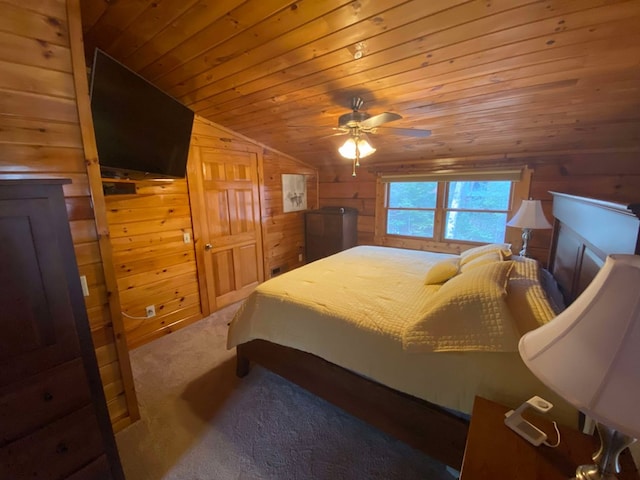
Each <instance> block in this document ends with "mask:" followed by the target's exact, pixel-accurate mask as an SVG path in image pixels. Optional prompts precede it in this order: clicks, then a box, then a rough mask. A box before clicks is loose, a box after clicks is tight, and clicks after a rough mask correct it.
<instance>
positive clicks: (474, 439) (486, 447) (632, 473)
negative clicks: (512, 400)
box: [460, 397, 640, 480]
mask: <svg viewBox="0 0 640 480" xmlns="http://www.w3.org/2000/svg"><path fill="white" fill-rule="evenodd" d="M508 410H510V408H508V407H505V406H504V405H500V404H498V403H495V402H492V401H490V400H487V399H485V398H482V397H476V399H475V402H474V404H473V413H472V414H471V424H470V425H469V433H468V435H467V444H466V447H465V452H464V460H463V462H462V470H461V471H460V480H481V479H482V480H485V479H503V478H504V479H509V480H534V479H535V480H555V479H558V480H567V479H569V478H572V477H573V476H574V474H575V471H576V467H577V466H578V465H583V464H588V463H593V462H592V460H591V455H593V453H594V452H595V451H596V450H597V448H598V445H599V441H598V438H597V436H596V437H592V436H589V435H585V434H583V433H581V432H579V431H577V430H574V429H572V428H569V427H565V426H562V425H558V427H559V429H560V435H561V442H560V446H558V448H550V447H547V446H544V445H541V446H539V447H534V446H533V445H531V444H530V443H528V442H527V441H526V440H525V439H524V438H522V437H520V436H518V434H516V433H515V432H514V431H513V430H511V429H509V428H508V427H507V426H506V425H505V424H504V414H505V412H507V411H508ZM531 418H532V420H531V422H532V423H533V424H535V425H536V426H537V427H538V428H540V429H541V430H543V431H544V432H545V433H546V434H547V435H548V437H549V440H548V441H549V443H552V444H553V443H555V441H556V432H555V429H554V428H553V424H552V423H551V422H550V421H549V420H547V419H545V418H543V417H539V416H531ZM620 463H621V465H622V473H621V474H620V475H619V477H618V478H619V479H620V480H638V479H640V476H639V475H638V470H637V468H636V466H635V464H634V462H633V458H632V457H631V454H630V452H629V450H626V451H625V452H623V454H622V455H621V456H620Z"/></svg>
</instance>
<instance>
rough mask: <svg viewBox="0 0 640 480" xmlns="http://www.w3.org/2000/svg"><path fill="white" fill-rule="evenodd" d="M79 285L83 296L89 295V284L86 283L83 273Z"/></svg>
mask: <svg viewBox="0 0 640 480" xmlns="http://www.w3.org/2000/svg"><path fill="white" fill-rule="evenodd" d="M80 285H82V294H83V295H84V296H85V297H88V296H89V285H87V277H86V276H84V275H81V276H80Z"/></svg>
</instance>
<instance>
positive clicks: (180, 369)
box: [116, 305, 453, 480]
mask: <svg viewBox="0 0 640 480" xmlns="http://www.w3.org/2000/svg"><path fill="white" fill-rule="evenodd" d="M236 308H237V305H236V306H231V307H227V308H226V309H224V310H222V311H220V312H217V313H216V314H214V315H212V316H210V317H208V318H206V319H204V320H201V321H200V322H197V323H195V324H194V325H191V326H189V327H186V328H184V329H182V330H179V331H177V332H175V333H173V334H171V335H168V336H166V337H163V338H161V339H159V340H156V341H154V342H152V343H150V344H147V345H144V346H142V347H139V348H137V349H136V350H133V351H132V352H131V364H132V368H133V375H134V380H135V385H136V391H137V394H138V401H139V402H140V408H141V415H142V419H141V420H140V421H138V422H136V423H135V424H133V425H131V426H129V427H127V428H126V429H124V430H123V431H121V432H119V433H118V434H117V435H116V440H117V443H118V449H119V451H120V456H121V459H122V464H123V467H124V470H125V474H126V478H127V480H159V479H175V480H218V479H220V480H226V479H229V480H231V479H233V480H238V479H243V480H245V479H246V480H249V479H256V480H257V479H278V480H280V479H283V480H284V479H300V480H302V479H319V480H323V479H327V480H328V479H331V480H340V479H380V480H383V479H384V480H393V479H398V480H400V479H402V480H411V479H421V480H424V479H429V480H451V479H452V478H453V477H451V475H449V474H448V473H447V471H446V469H445V467H444V466H443V465H442V464H440V463H438V462H436V461H434V460H432V459H430V458H429V457H427V456H425V455H424V454H422V453H420V452H418V451H416V450H414V449H412V448H410V447H409V446H407V445H405V444H403V443H401V442H399V441H397V440H395V439H393V438H391V437H389V436H387V435H385V434H383V433H381V432H379V431H377V430H375V429H373V428H372V427H370V426H369V425H367V424H365V423H363V422H361V421H360V420H357V419H355V418H353V417H351V416H349V415H347V414H346V413H344V412H342V411H341V410H339V409H337V408H335V407H333V406H332V405H330V404H328V403H326V402H324V401H323V400H320V399H318V398H317V397H315V396H313V395H311V394H309V393H308V392H306V391H304V390H302V389H300V388H299V387H297V386H295V385H293V384H291V383H289V382H287V381H286V380H284V379H282V378H280V377H278V376H276V375H274V374H272V373H271V372H268V371H266V370H264V369H262V368H260V367H253V369H252V371H251V373H250V374H249V375H248V376H247V377H246V378H244V379H238V378H236V376H235V361H234V360H235V359H234V352H233V351H227V350H226V347H225V343H226V335H227V323H228V321H229V320H230V319H231V317H232V316H233V314H234V313H235V310H236Z"/></svg>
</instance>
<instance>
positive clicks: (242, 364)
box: [236, 345, 250, 378]
mask: <svg viewBox="0 0 640 480" xmlns="http://www.w3.org/2000/svg"><path fill="white" fill-rule="evenodd" d="M242 347H243V345H238V346H237V347H236V376H238V377H240V378H243V377H246V376H247V375H248V374H249V370H250V362H249V358H248V357H247V356H246V355H245V354H244V352H243V350H244V349H243V348H242Z"/></svg>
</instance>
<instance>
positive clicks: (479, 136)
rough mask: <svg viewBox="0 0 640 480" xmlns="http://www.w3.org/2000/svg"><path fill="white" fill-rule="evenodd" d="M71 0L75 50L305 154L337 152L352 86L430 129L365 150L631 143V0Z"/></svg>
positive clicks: (637, 74) (416, 155)
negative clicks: (100, 56) (75, 8)
mask: <svg viewBox="0 0 640 480" xmlns="http://www.w3.org/2000/svg"><path fill="white" fill-rule="evenodd" d="M81 7H82V16H83V27H84V31H85V48H86V51H87V56H88V58H91V57H92V52H93V49H94V48H95V47H99V48H101V49H103V50H104V51H106V52H107V53H109V54H111V55H112V56H113V57H115V58H117V59H118V60H120V61H121V62H123V63H124V64H126V65H127V66H129V67H130V68H132V69H133V70H135V71H137V72H139V73H140V74H141V75H142V76H144V77H145V78H147V79H149V80H150V81H152V82H153V83H154V84H156V85H157V86H158V87H160V88H161V89H163V90H164V91H166V92H168V93H169V94H171V95H173V96H174V97H176V98H178V99H180V100H181V101H182V102H183V103H185V104H186V105H188V106H189V107H190V108H192V109H193V110H194V111H195V112H196V113H197V114H198V115H201V116H203V117H206V118H208V119H210V120H212V121H214V122H216V123H219V124H221V125H224V126H226V127H228V128H230V129H233V130H235V131H237V132H239V133H242V134H244V135H246V136H248V137H251V138H253V139H256V140H258V141H260V142H262V143H264V144H266V145H268V146H270V147H273V148H275V149H277V150H280V151H282V152H285V153H287V154H290V155H292V156H294V157H297V158H299V159H301V160H303V161H306V162H308V163H311V164H314V165H317V166H322V165H324V164H334V163H339V162H345V160H343V159H341V158H340V157H339V155H338V153H337V147H338V146H339V144H341V143H342V142H344V140H345V139H346V137H345V136H335V135H333V136H332V134H335V131H334V130H333V127H337V125H338V117H339V116H340V115H342V114H344V113H348V112H349V111H350V101H351V98H352V97H354V96H359V97H361V98H362V99H363V100H364V102H365V103H364V108H363V110H364V111H366V112H367V113H369V114H371V115H376V114H379V113H382V112H394V113H398V114H400V115H402V117H403V118H402V119H400V120H397V121H395V122H393V123H391V124H387V125H386V126H388V127H396V128H408V129H412V128H413V129H429V130H432V132H433V134H432V135H431V136H430V137H428V138H412V137H407V136H399V135H396V134H393V133H392V132H385V131H384V130H383V129H379V130H378V132H377V133H376V134H375V135H372V136H371V138H370V140H371V143H373V144H374V146H375V147H376V148H377V152H376V153H375V154H374V155H372V156H371V157H368V158H367V159H366V162H367V163H368V164H379V165H385V164H393V163H403V162H409V161H415V160H420V161H424V160H428V161H431V160H435V159H440V161H443V160H442V159H448V160H447V161H449V162H453V163H456V159H461V160H462V161H464V160H467V159H492V158H495V159H501V158H505V157H523V156H546V155H555V154H558V153H580V152H587V151H589V152H592V151H599V152H602V151H605V152H607V151H632V152H636V151H640V0H631V1H616V0H544V1H531V0H479V1H467V0H429V1H427V0H415V1H404V0H357V1H347V0H331V1H328V0H327V1H322V0H298V1H288V0H247V1H241V0H226V1H211V0H136V1H134V0H81ZM357 50H361V51H362V53H363V55H362V57H361V58H359V59H356V58H355V53H356V51H357ZM88 63H89V64H90V60H89V61H88ZM347 163H348V162H347ZM427 163H428V162H427Z"/></svg>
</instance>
